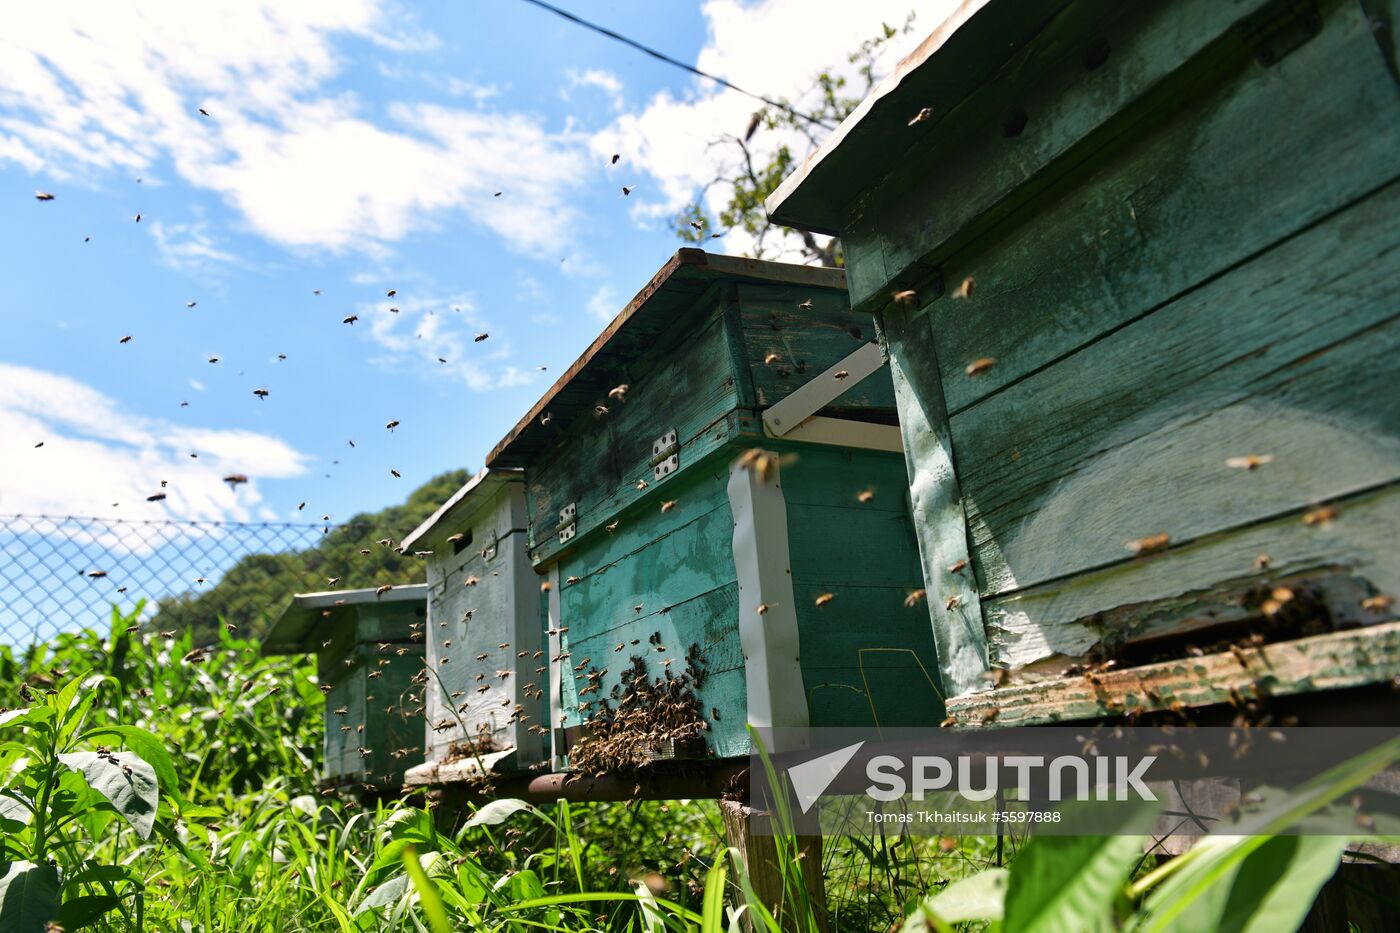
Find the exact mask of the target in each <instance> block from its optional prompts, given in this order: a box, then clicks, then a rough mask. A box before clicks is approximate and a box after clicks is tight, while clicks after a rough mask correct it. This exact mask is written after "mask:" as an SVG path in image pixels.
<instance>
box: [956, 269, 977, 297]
mask: <svg viewBox="0 0 1400 933" xmlns="http://www.w3.org/2000/svg"><path fill="white" fill-rule="evenodd" d="M975 284H976V283H975V282H973V280H972V276H970V275H969V276H968V277H967V278H965V279H963V280H962V284H961V285H959V286H958V287H957V288H955V289H954V290H953V297H954V298H957V299H967V298H971V297H972V289H973V286H974V285H975Z"/></svg>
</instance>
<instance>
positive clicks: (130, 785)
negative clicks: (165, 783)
mask: <svg viewBox="0 0 1400 933" xmlns="http://www.w3.org/2000/svg"><path fill="white" fill-rule="evenodd" d="M116 757H117V760H118V761H119V762H120V764H116V763H114V762H112V760H111V759H109V758H103V757H100V756H98V754H97V753H96V752H69V753H68V754H65V755H59V756H58V760H59V761H60V762H62V763H63V764H64V765H66V766H67V767H68V768H69V769H71V770H72V771H74V772H76V773H78V774H81V775H82V776H83V779H84V780H85V781H87V784H88V786H89V787H91V788H92V789H93V790H95V791H97V792H98V793H99V794H101V795H102V796H103V797H106V798H107V800H108V801H109V802H110V803H111V804H112V806H113V808H115V809H116V811H117V812H118V813H120V814H121V815H122V816H123V817H124V818H125V819H126V821H127V822H128V823H130V824H131V826H132V828H133V829H135V830H136V834H137V835H138V836H140V837H141V838H142V839H149V838H150V837H151V829H152V828H154V826H155V821H156V811H157V809H158V808H159V806H160V788H159V785H158V784H157V783H156V771H155V769H154V768H152V767H151V766H150V765H149V764H147V763H146V762H145V761H143V760H142V759H141V758H140V757H138V756H137V755H135V754H133V753H131V752H119V753H117V755H116ZM128 771H129V772H130V773H128Z"/></svg>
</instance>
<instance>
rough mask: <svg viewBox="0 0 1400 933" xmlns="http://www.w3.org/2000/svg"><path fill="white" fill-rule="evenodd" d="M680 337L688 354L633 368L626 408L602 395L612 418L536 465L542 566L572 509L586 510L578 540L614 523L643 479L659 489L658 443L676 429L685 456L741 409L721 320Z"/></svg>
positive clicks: (581, 428) (534, 525) (660, 352)
mask: <svg viewBox="0 0 1400 933" xmlns="http://www.w3.org/2000/svg"><path fill="white" fill-rule="evenodd" d="M710 310H711V311H712V310H713V309H710ZM679 330H680V331H683V332H684V338H685V339H684V341H683V344H682V345H684V346H685V347H686V351H685V352H684V353H680V352H676V351H677V349H678V347H677V346H671V345H667V346H664V347H657V348H654V349H653V350H652V352H651V353H650V354H647V355H646V356H644V357H643V358H642V359H641V360H639V361H637V362H636V364H635V366H634V367H633V368H632V369H631V372H632V373H635V374H636V375H635V376H629V377H628V379H629V380H630V381H628V382H627V385H628V389H627V391H626V395H625V401H619V400H616V399H609V398H608V397H607V391H608V390H606V389H605V390H603V391H602V392H600V393H599V398H598V402H597V404H599V405H604V406H606V407H607V409H608V411H607V413H606V414H603V415H599V416H598V417H596V418H591V419H585V420H584V421H582V422H579V423H578V424H576V425H575V426H574V427H573V428H572V429H571V430H570V431H568V432H567V433H566V434H565V436H564V437H563V438H561V440H560V442H559V445H558V446H557V447H556V448H555V449H554V451H553V452H552V453H551V454H550V455H548V456H546V457H544V458H543V459H542V460H541V461H540V462H539V463H537V464H532V466H531V469H530V470H529V472H528V474H527V487H528V499H529V510H530V544H531V548H532V550H533V551H534V552H535V553H534V555H533V556H534V558H535V560H536V562H539V561H541V560H547V559H548V558H549V556H550V555H551V554H553V553H557V552H558V550H559V549H560V548H559V542H558V540H557V538H556V536H555V534H554V531H555V528H556V526H557V525H558V516H559V510H560V509H562V508H563V507H564V506H565V505H567V504H569V503H574V504H576V506H577V508H578V519H577V532H576V537H580V538H581V537H583V536H585V535H587V534H588V533H589V532H590V531H592V530H593V529H595V528H597V527H598V526H599V525H600V524H602V523H605V522H606V521H608V520H609V519H610V516H611V515H612V514H613V512H615V511H616V508H614V507H613V504H612V503H613V502H614V501H615V500H616V499H622V500H623V501H629V502H630V501H634V500H635V499H637V498H638V497H639V496H638V493H639V492H640V490H638V489H637V488H636V485H637V482H638V481H639V480H645V481H646V482H647V483H648V485H649V486H650V485H652V484H656V485H659V483H657V481H656V480H655V478H654V477H653V475H652V469H651V465H650V461H651V457H652V442H653V441H654V440H655V439H656V438H658V437H660V436H661V435H663V434H665V433H666V432H667V431H669V430H671V429H673V428H674V429H675V430H676V433H677V437H678V440H679V441H680V443H681V446H682V456H685V455H686V453H687V451H686V449H685V448H686V447H687V446H690V445H693V444H694V443H695V441H696V439H697V438H700V437H704V436H706V432H707V431H709V430H711V427H712V426H713V425H715V424H716V422H719V423H720V424H721V425H722V424H723V423H724V422H723V419H724V418H725V415H726V414H727V413H729V412H731V411H732V410H733V409H734V408H735V407H736V405H737V402H738V391H737V389H736V387H735V377H734V374H733V373H732V372H730V371H729V369H728V367H727V366H726V365H725V363H726V361H727V360H728V351H727V345H726V340H725V332H724V326H723V321H722V317H721V315H719V314H710V315H709V316H708V317H705V318H702V319H700V320H698V321H697V326H695V327H693V328H685V327H681V328H679ZM679 336H680V335H675V338H676V339H678V338H679ZM692 456H693V454H692ZM662 482H664V480H663V481H662Z"/></svg>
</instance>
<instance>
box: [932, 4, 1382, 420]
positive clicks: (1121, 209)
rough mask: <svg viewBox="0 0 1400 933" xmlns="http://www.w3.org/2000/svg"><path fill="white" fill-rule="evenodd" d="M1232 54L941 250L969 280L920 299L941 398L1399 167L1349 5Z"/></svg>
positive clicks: (1184, 286)
mask: <svg viewBox="0 0 1400 933" xmlns="http://www.w3.org/2000/svg"><path fill="white" fill-rule="evenodd" d="M1240 55H1241V60H1240V61H1239V62H1238V64H1237V65H1236V66H1235V69H1234V70H1233V71H1232V72H1231V73H1230V75H1229V76H1228V79H1222V80H1220V81H1219V82H1217V83H1213V84H1212V85H1210V86H1209V87H1207V88H1205V89H1203V90H1201V91H1197V92H1196V93H1195V94H1193V95H1191V96H1189V97H1186V98H1185V99H1184V100H1183V101H1182V102H1181V104H1180V106H1179V108H1178V109H1177V110H1176V111H1174V112H1172V113H1170V114H1168V115H1165V116H1164V117H1159V118H1156V119H1153V118H1151V117H1144V118H1142V119H1143V120H1144V121H1146V122H1145V125H1143V124H1142V123H1140V124H1139V125H1138V126H1137V128H1136V130H1135V131H1134V132H1132V133H1131V134H1128V135H1126V136H1125V138H1123V139H1121V140H1118V141H1116V142H1115V143H1114V144H1113V145H1111V146H1107V147H1105V148H1104V149H1101V150H1099V151H1097V152H1095V153H1093V154H1092V156H1091V157H1086V160H1085V161H1084V162H1083V163H1081V165H1080V167H1079V168H1078V169H1077V170H1076V171H1074V172H1073V173H1071V174H1070V175H1068V176H1066V177H1065V178H1063V179H1061V180H1060V181H1059V182H1058V183H1057V185H1056V186H1055V187H1054V188H1053V189H1051V190H1049V191H1047V192H1046V193H1045V194H1044V195H1043V196H1042V197H1041V198H1040V199H1039V200H1038V201H1037V202H1036V203H1034V204H1031V205H1027V206H1026V207H1025V208H1024V209H1023V211H1022V212H1020V213H1018V214H1016V215H1015V216H1013V217H1012V218H1009V219H1008V220H1007V221H1006V222H1004V224H1003V225H1002V227H1001V228H1000V229H998V230H996V231H995V233H994V234H993V236H994V239H992V240H990V241H988V240H985V239H984V240H982V241H981V245H979V244H973V245H972V246H970V247H969V248H967V249H964V250H960V251H958V252H957V253H955V254H953V255H951V256H949V257H948V258H947V259H946V261H945V267H944V268H945V275H946V280H947V281H948V282H949V283H958V282H961V281H962V279H963V278H965V277H966V276H969V275H971V276H973V277H974V278H975V280H976V281H977V283H978V286H979V287H978V288H977V289H976V290H975V291H974V293H973V295H972V297H971V298H970V299H968V300H965V301H957V300H953V299H951V298H946V297H945V298H942V299H939V300H938V301H936V302H934V303H933V306H932V308H931V309H930V311H929V313H930V314H931V316H932V325H931V326H932V328H933V331H934V333H935V334H936V335H937V339H938V341H939V350H940V356H939V362H940V370H941V372H942V376H943V380H944V384H945V385H946V387H947V390H946V391H947V397H948V406H949V409H950V411H952V412H954V413H956V412H958V411H961V410H963V409H965V408H967V407H968V406H969V405H971V404H973V403H974V402H976V400H977V399H979V398H981V397H983V396H985V395H988V394H990V393H993V392H996V391H998V390H1000V389H1002V388H1003V387H1005V386H1006V385H1009V384H1012V383H1014V382H1015V381H1017V380H1018V379H1021V378H1024V377H1025V376H1026V375H1028V374H1031V373H1034V372H1036V371H1037V370H1039V369H1041V368H1042V367H1045V366H1051V365H1054V363H1055V361H1057V360H1059V359H1061V358H1063V357H1064V356H1065V355H1066V354H1069V353H1072V352H1074V351H1075V350H1077V349H1079V348H1081V347H1084V346H1087V345H1089V344H1091V343H1092V342H1093V341H1094V340H1096V339H1098V338H1099V337H1100V336H1101V335H1103V334H1105V333H1108V332H1110V331H1112V330H1113V329H1115V328H1118V327H1122V326H1124V325H1125V324H1127V323H1130V322H1131V321H1133V320H1134V319H1135V318H1136V317H1138V316H1140V315H1142V314H1145V313H1148V312H1150V311H1151V310H1152V309H1154V308H1157V307H1160V306H1161V305H1162V304H1164V303H1166V302H1169V301H1171V300H1173V299H1175V298H1177V297H1179V296H1181V295H1182V294H1184V293H1185V292H1187V291H1189V290H1190V289H1192V288H1194V287H1197V286H1198V285H1200V284H1201V283H1203V282H1206V281H1209V280H1210V279H1211V278H1212V277H1214V276H1217V275H1220V274H1222V273H1223V272H1225V271H1227V270H1229V269H1231V268H1232V267H1234V266H1236V265H1238V264H1240V263H1241V262H1243V261H1247V260H1248V259H1249V257H1251V256H1253V255H1254V254H1255V253H1257V252H1258V251H1259V250H1261V249H1266V248H1268V247H1269V246H1270V245H1271V244H1273V243H1275V242H1277V241H1278V240H1279V239H1281V238H1283V237H1287V236H1290V235H1292V234H1294V233H1296V232H1297V231H1299V230H1301V229H1304V228H1306V227H1307V226H1309V225H1311V224H1314V223H1316V222H1318V221H1319V220H1321V219H1323V218H1325V217H1327V216H1329V215H1330V214H1332V213H1333V212H1335V211H1337V210H1338V209H1340V208H1342V207H1344V206H1346V205H1347V204H1350V203H1353V202H1354V201H1356V200H1357V199H1358V198H1360V197H1363V196H1365V195H1366V194H1367V193H1369V192H1371V191H1373V190H1375V189H1376V188H1377V187H1378V186H1380V185H1382V184H1384V183H1385V182H1386V181H1388V180H1389V179H1391V178H1394V177H1395V176H1396V174H1397V173H1398V172H1400V151H1397V149H1398V148H1400V147H1397V146H1396V145H1395V138H1394V135H1393V134H1389V133H1386V132H1377V127H1382V126H1393V125H1397V124H1400V94H1397V93H1396V88H1395V86H1394V85H1393V84H1392V83H1390V82H1389V80H1388V78H1387V76H1386V72H1385V68H1384V66H1383V63H1382V61H1381V58H1380V56H1379V54H1377V52H1376V47H1375V43H1374V41H1373V40H1372V37H1371V34H1370V30H1369V29H1368V28H1367V26H1366V21H1365V18H1364V17H1363V16H1362V15H1361V14H1360V6H1359V5H1358V4H1348V5H1347V6H1346V7H1344V8H1342V9H1338V10H1337V11H1336V15H1335V16H1333V17H1331V18H1329V20H1328V22H1327V24H1326V27H1325V28H1324V29H1323V30H1322V32H1321V33H1320V34H1318V35H1317V36H1316V37H1315V38H1314V39H1312V40H1311V41H1310V42H1308V43H1307V44H1305V45H1303V46H1301V47H1299V48H1298V49H1297V50H1296V51H1294V52H1293V53H1292V54H1291V55H1289V56H1288V58H1286V59H1285V60H1284V61H1282V62H1281V63H1280V64H1279V65H1277V66H1276V67H1275V68H1273V69H1268V70H1263V69H1260V68H1259V67H1258V65H1256V64H1253V62H1252V60H1251V59H1249V58H1248V57H1247V56H1246V55H1245V52H1244V51H1243V50H1241V52H1240ZM1105 67H1106V68H1107V67H1109V66H1107V65H1105ZM1285 102H1286V103H1285ZM1027 132H1028V133H1029V132H1030V130H1028V131H1027ZM1304 178H1305V179H1307V182H1306V184H1299V180H1300V179H1304ZM1245 179H1248V183H1244V180H1245ZM983 357H994V358H995V359H996V360H997V363H996V365H995V366H994V367H992V368H991V369H990V370H989V371H988V372H986V373H985V374H984V375H982V376H979V377H978V378H976V379H969V378H967V377H966V376H965V375H964V373H963V370H964V367H966V366H967V365H968V364H969V363H971V362H972V361H973V360H976V359H980V358H983Z"/></svg>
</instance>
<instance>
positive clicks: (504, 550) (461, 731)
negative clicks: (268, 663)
mask: <svg viewBox="0 0 1400 933" xmlns="http://www.w3.org/2000/svg"><path fill="white" fill-rule="evenodd" d="M400 547H401V548H402V549H403V550H405V551H411V552H414V553H422V552H423V551H427V552H428V553H427V554H426V558H427V564H428V620H429V623H428V626H427V638H426V644H427V668H428V671H429V674H428V679H427V683H426V684H425V685H424V686H425V688H426V690H425V700H424V706H425V713H424V716H425V718H426V720H427V722H426V725H425V727H424V728H425V729H426V735H425V744H424V747H425V748H426V755H427V761H426V762H425V763H424V764H422V765H419V766H418V767H416V768H413V769H411V770H410V771H409V772H408V774H407V775H406V780H407V783H409V784H437V783H444V782H451V781H455V780H461V779H469V778H473V777H475V776H478V775H480V774H482V773H483V772H489V773H497V774H506V773H510V772H516V771H523V770H526V769H528V768H530V767H532V766H535V765H538V764H543V763H545V762H546V761H547V759H548V745H549V743H548V735H549V734H548V731H547V725H546V723H547V719H546V710H545V705H544V696H545V690H544V686H543V685H544V684H545V683H546V682H547V681H546V679H545V677H544V675H543V674H542V673H540V672H539V668H541V667H547V666H548V660H547V659H546V658H545V657H544V642H543V632H544V626H543V624H542V621H541V617H540V584H539V578H538V577H537V576H536V575H535V572H534V569H533V568H532V567H531V566H530V559H529V556H528V555H527V554H526V550H525V481H524V477H523V476H522V474H521V473H520V471H519V470H482V471H481V472H480V473H478V474H477V475H476V476H474V477H472V479H471V480H470V481H469V482H468V483H467V484H466V485H465V486H463V487H462V488H461V489H459V490H458V491H457V492H456V493H454V494H453V495H452V497H451V498H450V499H448V500H447V501H446V502H444V503H443V504H442V507H441V508H439V509H438V510H437V511H436V512H434V513H433V515H432V516H431V517H429V518H428V520H427V521H425V522H424V523H423V524H422V525H420V526H419V527H418V528H417V529H416V530H414V531H413V533H412V534H410V535H409V536H408V537H406V538H404V540H403V542H402V543H401V545H400Z"/></svg>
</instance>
